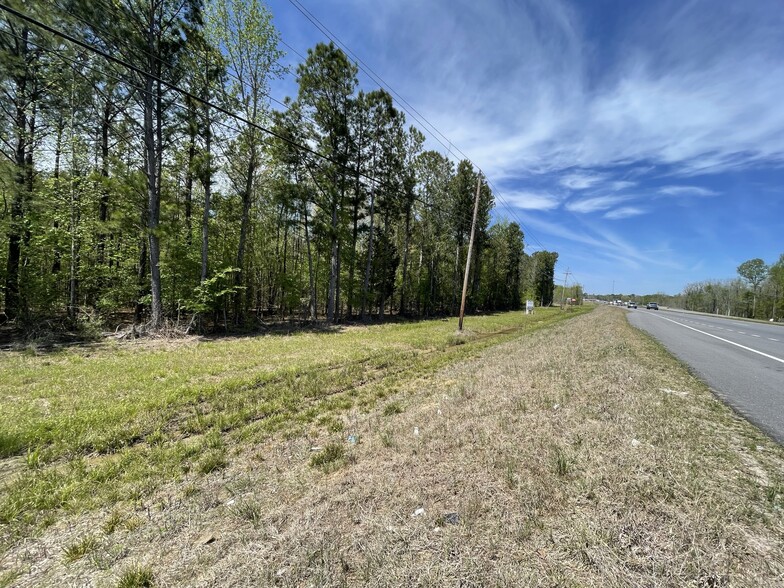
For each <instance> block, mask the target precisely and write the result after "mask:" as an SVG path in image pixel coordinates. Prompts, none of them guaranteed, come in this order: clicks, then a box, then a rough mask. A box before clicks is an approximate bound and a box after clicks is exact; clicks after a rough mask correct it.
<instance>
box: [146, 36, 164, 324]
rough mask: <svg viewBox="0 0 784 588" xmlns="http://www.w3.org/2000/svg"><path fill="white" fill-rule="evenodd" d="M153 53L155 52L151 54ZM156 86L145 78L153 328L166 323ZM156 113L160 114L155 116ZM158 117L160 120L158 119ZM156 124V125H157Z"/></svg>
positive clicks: (150, 47)
mask: <svg viewBox="0 0 784 588" xmlns="http://www.w3.org/2000/svg"><path fill="white" fill-rule="evenodd" d="M151 29H152V27H151ZM153 34H154V30H150V35H153ZM148 49H149V50H150V51H151V52H152V51H154V47H153V46H152V43H150V46H149V47H148ZM151 55H152V53H151ZM155 89H156V84H155V83H154V80H153V78H151V77H147V78H146V79H145V94H144V98H143V100H144V143H145V152H146V158H145V160H146V161H145V165H146V170H145V171H146V176H147V239H148V242H149V243H148V247H149V254H150V291H151V295H152V301H151V306H150V328H152V329H153V330H158V329H160V328H161V327H162V326H163V298H162V288H161V268H160V259H161V244H160V237H159V236H158V226H159V225H160V212H161V200H160V191H159V187H160V171H161V169H160V167H158V162H159V151H160V150H161V146H160V143H159V142H157V141H158V140H159V139H160V138H161V134H162V133H161V120H160V115H161V111H160V110H159V109H160V106H161V96H160V90H161V88H160V84H157V90H158V92H157V95H156V94H153V92H155ZM156 115H157V116H156ZM156 119H157V121H156ZM156 123H157V124H156Z"/></svg>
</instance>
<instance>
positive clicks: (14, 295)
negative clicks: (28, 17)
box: [5, 27, 33, 319]
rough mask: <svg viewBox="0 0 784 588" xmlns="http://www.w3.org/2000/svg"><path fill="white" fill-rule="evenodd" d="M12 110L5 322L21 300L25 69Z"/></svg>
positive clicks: (24, 41) (24, 46) (24, 36)
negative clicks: (11, 188)
mask: <svg viewBox="0 0 784 588" xmlns="http://www.w3.org/2000/svg"><path fill="white" fill-rule="evenodd" d="M29 34H30V31H29V29H27V28H26V27H25V28H23V29H22V32H21V38H20V45H19V57H21V58H22V60H23V61H24V62H25V63H26V62H27V52H28V50H29V47H28V38H29ZM14 81H15V86H16V88H15V90H16V95H15V102H16V104H15V107H16V113H15V118H14V133H15V134H16V148H15V150H14V167H15V172H14V195H13V200H12V201H11V218H10V223H9V225H8V258H7V262H6V278H5V314H6V316H7V317H8V318H9V319H15V318H18V317H19V315H20V312H21V301H20V293H19V262H20V261H21V258H22V230H23V227H24V204H25V201H26V200H27V198H26V192H27V171H26V169H25V166H26V164H27V158H26V156H27V150H28V141H30V142H32V139H33V137H32V136H30V137H28V134H27V131H28V119H27V110H26V106H27V100H28V90H29V88H28V83H29V82H30V80H29V74H28V71H27V70H25V71H24V72H23V73H22V74H21V75H20V76H19V77H17V78H16V79H15V80H14Z"/></svg>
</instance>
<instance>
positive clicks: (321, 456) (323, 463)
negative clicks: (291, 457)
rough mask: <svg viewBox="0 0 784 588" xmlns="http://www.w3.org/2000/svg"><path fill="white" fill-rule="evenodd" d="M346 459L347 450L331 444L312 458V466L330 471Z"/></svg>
mask: <svg viewBox="0 0 784 588" xmlns="http://www.w3.org/2000/svg"><path fill="white" fill-rule="evenodd" d="M345 457H346V449H345V448H344V447H343V446H342V445H338V444H337V443H330V444H328V445H327V446H326V447H324V449H322V450H321V451H320V452H318V453H317V454H316V455H314V456H313V457H311V458H310V465H311V466H313V467H317V468H322V469H330V468H332V467H334V466H335V465H336V464H337V462H341V461H343V460H344V459H345Z"/></svg>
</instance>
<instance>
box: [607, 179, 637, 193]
mask: <svg viewBox="0 0 784 588" xmlns="http://www.w3.org/2000/svg"><path fill="white" fill-rule="evenodd" d="M636 185H637V182H631V181H629V180H619V181H615V182H610V183H609V184H608V186H607V187H608V188H609V189H610V190H614V191H616V192H620V191H621V190H626V189H627V188H633V187H634V186H636Z"/></svg>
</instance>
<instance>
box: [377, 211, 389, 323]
mask: <svg viewBox="0 0 784 588" xmlns="http://www.w3.org/2000/svg"><path fill="white" fill-rule="evenodd" d="M384 245H385V246H386V247H389V213H387V212H385V213H384ZM388 259H389V252H388V251H385V252H384V255H383V256H382V258H381V304H379V308H378V319H379V321H383V320H384V312H385V311H386V306H387V260H388ZM390 298H391V297H390ZM390 314H392V313H391V308H390Z"/></svg>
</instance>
